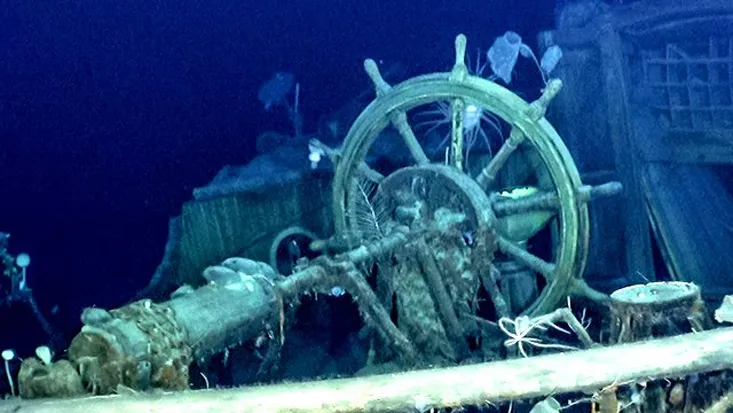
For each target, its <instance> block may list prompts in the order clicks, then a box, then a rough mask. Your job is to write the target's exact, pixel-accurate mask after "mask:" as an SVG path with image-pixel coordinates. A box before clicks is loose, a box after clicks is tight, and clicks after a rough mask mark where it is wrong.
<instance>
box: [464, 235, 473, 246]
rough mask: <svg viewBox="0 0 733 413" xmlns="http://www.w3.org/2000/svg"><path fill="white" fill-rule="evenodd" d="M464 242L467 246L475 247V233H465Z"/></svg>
mask: <svg viewBox="0 0 733 413" xmlns="http://www.w3.org/2000/svg"><path fill="white" fill-rule="evenodd" d="M463 242H465V243H466V245H467V246H469V247H473V231H466V232H464V233H463Z"/></svg>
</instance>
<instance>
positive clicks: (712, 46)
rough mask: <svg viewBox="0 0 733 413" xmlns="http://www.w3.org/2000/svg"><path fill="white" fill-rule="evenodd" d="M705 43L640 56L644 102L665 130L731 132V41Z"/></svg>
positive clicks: (669, 45)
mask: <svg viewBox="0 0 733 413" xmlns="http://www.w3.org/2000/svg"><path fill="white" fill-rule="evenodd" d="M706 40H707V41H705V40H703V41H700V40H698V39H691V40H690V41H689V42H685V43H667V44H665V45H663V46H661V47H658V48H656V49H646V50H643V51H642V52H641V66H642V74H643V82H644V83H645V86H646V87H647V88H648V90H650V91H651V92H652V93H651V96H652V98H651V100H652V101H651V102H649V104H650V105H651V107H652V109H653V110H654V111H655V113H657V114H658V115H659V116H660V118H663V119H666V120H668V121H669V124H668V125H667V126H668V130H669V131H672V132H703V131H712V130H716V131H728V132H730V131H733V38H727V39H726V38H716V37H710V38H708V39H706Z"/></svg>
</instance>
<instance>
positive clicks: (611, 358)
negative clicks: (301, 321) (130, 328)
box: [0, 328, 733, 413]
mask: <svg viewBox="0 0 733 413" xmlns="http://www.w3.org/2000/svg"><path fill="white" fill-rule="evenodd" d="M731 343H733V328H721V329H716V330H710V331H705V332H701V333H693V334H687V335H683V336H676V337H670V338H665V339H659V340H650V341H645V342H641V343H634V344H627V345H621V346H611V347H602V348H594V349H591V350H584V351H574V352H568V353H561V354H552V355H546V356H540V357H531V358H525V359H515V360H510V361H501V362H493V363H486V364H477V365H471V366H460V367H451V368H444V369H432V370H421V371H413V372H406V373H400V374H389V375H378V376H369V377H361V378H352V379H340V380H325V381H317V382H309V383H291V384H281V385H275V386H263V387H245V388H234V389H225V390H197V391H187V392H177V393H166V394H137V395H125V396H120V395H117V396H100V397H90V398H85V399H74V400H71V399H70V400H50V401H49V400H46V401H44V400H41V401H27V402H26V401H18V400H7V401H4V402H0V413H5V412H16V411H22V412H24V413H45V412H49V413H87V412H97V413H106V412H110V413H112V412H115V413H118V412H119V413H125V412H143V411H145V412H150V411H154V412H160V413H169V412H178V411H182V410H185V411H186V412H187V413H199V412H210V411H217V412H387V411H410V410H414V409H416V408H419V409H422V410H421V411H426V410H427V409H428V408H431V407H435V408H437V407H448V406H459V405H485V404H486V403H489V402H492V403H496V402H502V401H508V400H517V399H527V398H534V397H542V396H547V395H551V394H561V393H567V392H571V391H586V392H590V393H592V392H595V391H598V390H600V389H602V388H604V387H606V386H609V385H611V384H617V385H618V384H623V383H629V382H633V381H648V380H652V379H658V378H663V377H680V376H685V375H688V374H693V373H703V372H709V371H720V370H725V369H730V368H733V345H731Z"/></svg>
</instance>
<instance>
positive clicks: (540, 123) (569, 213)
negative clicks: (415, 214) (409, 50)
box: [332, 35, 620, 316]
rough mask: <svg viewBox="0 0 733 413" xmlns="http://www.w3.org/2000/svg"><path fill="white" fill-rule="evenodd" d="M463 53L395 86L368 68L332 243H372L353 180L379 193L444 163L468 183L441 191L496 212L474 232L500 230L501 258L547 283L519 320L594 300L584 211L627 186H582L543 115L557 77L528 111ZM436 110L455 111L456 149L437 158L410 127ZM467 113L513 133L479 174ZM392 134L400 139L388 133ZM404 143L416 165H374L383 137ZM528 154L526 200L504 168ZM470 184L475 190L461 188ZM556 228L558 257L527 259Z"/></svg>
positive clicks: (462, 46) (340, 166) (344, 152)
mask: <svg viewBox="0 0 733 413" xmlns="http://www.w3.org/2000/svg"><path fill="white" fill-rule="evenodd" d="M465 52H466V37H465V36H463V35H459V36H458V37H457V38H456V40H455V59H456V62H455V65H454V66H453V69H452V70H451V71H450V72H446V73H434V74H428V75H423V76H418V77H415V78H412V79H409V80H407V81H404V82H402V83H400V84H397V85H395V86H391V85H389V84H388V83H387V82H386V81H385V80H384V79H383V78H382V76H381V74H380V72H379V69H378V67H377V65H376V63H375V62H374V61H373V60H366V61H365V63H364V67H365V70H366V72H367V74H368V75H369V77H370V78H371V80H372V81H373V83H374V85H375V87H376V92H377V97H376V99H375V100H374V101H373V102H371V104H369V105H368V106H367V107H366V108H365V109H364V111H363V112H362V113H361V114H360V116H359V117H358V118H357V119H356V121H355V122H354V124H353V125H352V127H351V129H350V130H349V132H348V134H347V136H346V139H345V141H344V144H343V146H342V148H341V150H340V151H339V154H338V157H337V165H336V171H335V176H334V183H333V204H332V208H333V216H334V229H335V233H336V235H335V236H334V237H333V238H332V240H334V239H345V240H348V241H349V243H350V244H352V246H353V244H358V243H364V242H366V241H367V240H364V239H359V235H358V234H359V231H358V230H357V226H358V222H357V221H358V218H356V217H355V216H354V214H352V213H351V212H350V208H353V205H351V201H350V200H351V199H353V197H354V193H353V192H354V191H355V190H360V191H363V187H362V189H355V188H357V187H355V186H354V185H353V183H354V182H355V180H357V179H359V180H362V181H364V180H366V181H368V183H370V184H371V185H374V187H377V188H378V187H379V185H380V184H382V183H383V182H394V181H395V179H390V177H391V176H392V175H393V174H399V176H400V180H404V179H405V178H404V177H405V176H408V177H416V179H417V178H420V179H430V178H429V177H430V176H431V175H430V172H431V171H432V172H433V173H436V172H435V171H436V169H435V166H436V164H440V165H444V166H443V167H441V168H445V167H446V165H447V167H451V168H453V170H455V171H456V173H459V174H462V175H464V177H465V178H461V179H450V181H451V182H452V183H451V184H449V185H442V188H443V191H456V192H461V193H456V194H455V195H456V198H463V199H469V201H467V204H470V205H472V206H476V205H483V206H484V207H486V208H491V209H492V211H488V212H487V211H484V212H485V213H484V214H480V212H481V211H474V214H475V215H483V216H484V218H483V221H482V222H480V223H478V224H477V225H490V226H493V227H494V229H495V231H496V246H497V249H498V251H499V252H500V253H502V255H503V256H505V257H509V258H510V259H511V260H514V261H516V262H518V263H520V264H521V265H522V266H524V267H525V268H528V269H530V270H531V271H532V272H534V273H535V274H536V276H538V277H541V278H542V281H543V282H541V283H540V285H542V288H541V291H540V292H538V294H537V295H536V297H534V299H533V300H532V301H531V302H530V303H528V304H527V305H526V306H525V308H523V309H522V310H521V311H518V312H521V313H523V314H527V315H530V316H531V315H538V314H543V313H546V312H549V311H552V310H553V309H554V308H556V307H557V306H558V305H560V304H561V303H564V302H565V300H566V297H567V296H568V295H569V294H573V293H576V294H577V293H581V294H586V295H589V294H590V295H594V292H593V291H592V290H590V289H589V288H588V287H587V285H586V284H585V283H584V282H583V281H582V278H581V277H582V273H583V270H584V267H585V264H586V258H587V253H588V239H589V223H588V220H589V218H588V206H587V203H588V201H589V200H590V199H591V198H592V197H593V196H594V195H597V194H608V193H616V192H618V191H620V185H619V184H617V183H611V184H606V185H605V186H601V187H596V188H591V187H589V186H584V185H583V184H582V182H581V179H580V176H579V173H578V170H577V168H576V166H575V163H574V162H573V159H572V158H571V156H570V154H569V152H568V150H567V148H566V147H565V145H564V143H563V141H562V139H561V138H560V136H559V135H558V133H557V132H556V131H555V129H554V128H553V127H552V125H551V124H550V123H549V122H548V121H547V120H546V119H545V117H544V115H545V111H546V109H547V106H548V105H549V103H550V102H551V100H552V98H553V97H554V96H555V95H556V94H557V93H558V92H559V90H560V89H561V86H562V83H561V81H560V80H558V79H551V80H550V81H549V82H548V83H547V85H546V87H545V89H544V90H543V94H542V96H541V97H540V98H539V99H537V100H536V101H534V102H532V103H529V102H526V101H525V100H523V99H522V98H520V97H519V96H517V95H516V94H515V93H513V92H512V91H510V90H508V89H507V88H505V87H503V86H501V85H499V84H497V83H495V82H493V81H490V80H487V79H484V78H482V77H480V76H476V75H473V74H471V73H469V70H468V67H467V66H466V64H465ZM436 104H441V105H443V106H442V107H443V108H448V109H449V110H448V111H447V116H448V122H447V128H449V131H448V133H449V136H448V138H447V139H446V141H449V143H448V144H447V149H445V151H444V152H441V155H440V156H439V157H438V159H431V154H430V151H429V150H428V149H427V144H425V143H424V139H422V136H420V135H419V134H418V135H416V133H415V128H413V126H411V116H410V114H411V113H414V110H416V109H417V110H419V108H421V107H422V108H424V107H430V105H436ZM467 105H473V106H474V107H475V108H479V109H480V110H481V111H482V113H487V114H491V115H492V119H495V120H498V121H499V122H501V123H502V124H503V125H504V128H505V130H506V131H507V134H506V137H505V138H504V139H502V140H501V141H500V142H499V143H498V145H497V150H495V151H492V156H490V157H485V158H484V159H485V162H484V164H483V165H480V166H478V168H477V169H476V171H474V172H473V173H471V172H469V171H468V168H466V158H465V157H466V151H465V146H466V136H464V135H465V132H466V128H465V127H464V122H466V121H467V119H465V116H466V110H465V109H466V107H467ZM389 126H392V127H393V128H395V129H396V131H397V133H392V134H391V135H390V134H388V133H384V132H385V131H386V130H387V128H388V127H389ZM397 137H401V139H402V140H403V141H404V144H405V146H404V147H406V150H405V151H406V152H409V158H410V162H409V163H411V165H403V166H400V167H397V168H395V170H391V171H389V170H387V171H385V170H384V166H383V165H370V164H369V161H370V160H371V159H372V158H373V157H370V156H368V155H369V153H370V150H371V149H372V148H373V147H375V145H379V144H382V143H384V142H380V140H382V139H390V138H392V139H399V138H397ZM421 142H422V143H421ZM391 144H394V142H391ZM393 146H394V145H393ZM528 151H529V152H531V155H530V157H533V159H535V161H536V163H537V165H536V166H537V168H536V172H537V173H536V175H537V178H536V180H535V186H534V187H533V188H529V189H527V190H526V191H525V192H524V193H522V192H521V191H514V192H509V191H506V190H505V189H506V188H502V187H500V185H502V184H501V183H500V182H499V177H500V175H501V172H502V169H503V168H508V167H510V166H507V165H510V164H511V162H509V160H510V159H511V158H512V157H513V156H517V154H518V153H519V152H523V153H528ZM432 157H433V158H434V156H432ZM472 163H473V162H472ZM473 166H476V165H473ZM380 168H381V169H380ZM404 168H409V169H407V170H403V169H404ZM438 172H439V175H440V176H439V178H440V179H444V180H445V179H448V178H450V175H451V174H446V173H444V172H440V168H439V169H438ZM436 176H437V175H436ZM446 176H448V178H446ZM466 178H468V179H469V180H470V181H471V182H470V184H469V185H464V184H461V182H464V181H465V180H466ZM453 183H455V185H454V184H453ZM375 193H376V192H375ZM362 195H366V196H368V194H362ZM487 214H488V215H487ZM550 224H551V225H552V230H551V233H552V235H551V237H550V239H551V244H552V245H551V248H550V249H551V250H552V252H551V254H550V259H547V258H543V257H540V256H538V255H534V254H533V253H532V252H530V251H529V250H528V249H527V248H526V241H527V240H528V239H530V238H532V237H533V236H535V235H536V234H537V233H538V231H540V230H541V229H543V228H544V227H546V226H548V225H550ZM596 297H598V296H597V295H596Z"/></svg>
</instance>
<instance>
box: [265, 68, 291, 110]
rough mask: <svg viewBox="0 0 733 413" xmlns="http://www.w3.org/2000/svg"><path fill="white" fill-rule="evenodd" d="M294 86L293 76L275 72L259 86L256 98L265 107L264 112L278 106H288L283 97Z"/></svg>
mask: <svg viewBox="0 0 733 413" xmlns="http://www.w3.org/2000/svg"><path fill="white" fill-rule="evenodd" d="M294 86H295V76H294V75H293V74H292V73H287V72H277V73H275V74H274V75H272V77H271V78H270V79H269V80H267V81H266V82H265V83H263V84H262V86H260V89H259V91H258V93H257V98H258V99H259V100H260V102H262V104H263V105H265V110H270V109H272V108H273V107H275V106H279V105H288V103H287V101H286V100H285V97H286V96H287V95H288V93H290V91H291V90H293V87H294Z"/></svg>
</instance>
